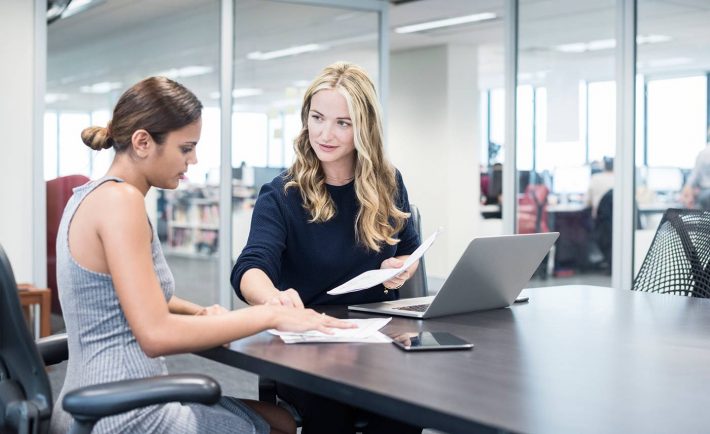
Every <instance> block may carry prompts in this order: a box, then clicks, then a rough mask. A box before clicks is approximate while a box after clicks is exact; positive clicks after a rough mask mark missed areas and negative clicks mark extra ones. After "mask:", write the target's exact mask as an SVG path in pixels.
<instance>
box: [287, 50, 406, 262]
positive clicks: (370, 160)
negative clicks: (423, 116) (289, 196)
mask: <svg viewBox="0 0 710 434" xmlns="http://www.w3.org/2000/svg"><path fill="white" fill-rule="evenodd" d="M324 89H334V90H336V91H337V92H339V93H340V94H341V95H343V96H344V97H345V100H346V101H347V105H348V112H349V114H350V119H351V121H352V125H353V132H354V134H353V136H354V142H355V143H354V144H355V155H356V158H355V194H356V195H357V199H358V202H359V203H360V210H359V211H358V214H357V217H356V219H355V234H356V239H357V240H358V242H359V243H360V244H362V245H363V246H365V247H368V248H369V249H371V250H374V251H376V252H379V251H380V248H381V246H382V244H383V243H387V244H389V245H395V244H397V243H398V242H399V239H397V238H395V235H396V234H397V233H399V231H401V230H402V228H403V227H404V224H405V223H406V220H407V218H409V215H410V214H409V213H406V212H403V211H401V210H400V209H398V208H397V206H396V200H397V194H398V190H397V180H396V177H395V168H394V167H393V166H392V165H391V164H390V163H389V161H387V159H386V158H385V155H384V145H383V143H382V137H383V134H382V116H381V115H380V111H381V110H380V105H379V102H378V99H377V94H376V93H375V86H374V85H373V83H372V80H370V77H368V75H367V73H366V72H365V71H364V70H363V69H362V68H360V67H359V66H357V65H353V64H350V63H345V62H336V63H334V64H332V65H330V66H327V67H326V68H325V69H323V71H321V73H320V75H318V77H316V79H315V80H313V83H311V85H310V87H309V88H308V90H306V94H305V95H304V97H303V106H302V107H301V122H302V123H303V127H302V128H301V132H300V133H299V135H298V137H297V138H296V140H295V141H294V150H295V154H296V158H295V161H294V163H293V164H292V165H291V167H290V168H289V169H288V172H287V177H288V179H289V180H288V182H287V183H286V185H285V190H288V189H289V188H291V187H297V188H298V190H299V192H300V193H301V198H302V199H303V207H304V208H305V209H306V210H307V211H308V212H309V213H310V215H311V220H309V222H315V223H321V222H327V221H328V220H330V219H332V218H333V217H334V216H335V212H336V209H335V204H334V203H333V200H332V199H331V197H330V194H328V190H327V189H326V186H325V173H324V172H323V168H322V167H321V163H320V160H318V157H317V156H316V153H315V152H314V151H313V148H311V143H310V141H309V139H308V115H309V112H310V109H311V99H312V98H313V95H315V94H316V93H317V92H319V91H321V90H324Z"/></svg>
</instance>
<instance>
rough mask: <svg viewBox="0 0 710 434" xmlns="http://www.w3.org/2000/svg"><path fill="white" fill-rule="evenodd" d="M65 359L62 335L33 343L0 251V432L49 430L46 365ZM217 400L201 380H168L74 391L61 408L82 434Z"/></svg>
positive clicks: (75, 433) (216, 392)
mask: <svg viewBox="0 0 710 434" xmlns="http://www.w3.org/2000/svg"><path fill="white" fill-rule="evenodd" d="M67 356H68V349H67V336H66V335H56V336H50V337H48V338H44V339H40V340H39V341H38V342H37V343H35V342H34V341H33V340H32V337H31V335H30V332H29V330H28V328H27V324H26V323H25V320H24V317H23V314H22V308H21V307H20V300H19V297H18V295H17V284H16V283H15V277H14V275H13V273H12V267H11V266H10V262H9V261H8V259H7V256H6V255H5V251H4V250H3V248H2V246H0V433H3V434H5V433H8V434H11V433H18V434H29V433H33V434H35V433H39V434H42V433H46V432H48V431H49V420H50V416H51V414H52V406H53V402H52V391H51V389H50V385H49V379H48V378H47V373H46V372H45V364H47V365H51V364H54V363H59V362H61V361H63V360H66V359H67ZM43 361H44V363H43ZM220 395H221V390H220V387H219V384H217V382H216V381H214V380H213V379H211V378H210V377H207V376H205V375H168V376H164V377H155V378H144V379H138V380H125V381H116V382H113V383H105V384H97V385H94V386H88V387H83V388H80V389H76V390H74V391H71V392H69V393H67V394H66V395H65V396H64V400H63V402H62V406H63V408H64V410H66V411H67V412H68V413H70V414H71V415H72V417H73V418H74V424H73V426H72V428H71V430H70V433H72V434H84V433H90V432H91V430H92V429H93V427H94V425H95V424H96V423H97V422H98V421H99V419H101V418H103V417H107V416H112V415H116V414H119V413H124V412H126V411H129V410H133V409H136V408H139V407H145V406H149V405H155V404H163V403H167V402H173V401H181V402H197V403H201V404H207V405H211V404H215V403H216V402H217V401H218V400H219V398H220Z"/></svg>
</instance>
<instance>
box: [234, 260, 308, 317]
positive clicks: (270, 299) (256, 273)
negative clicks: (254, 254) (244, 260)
mask: <svg viewBox="0 0 710 434" xmlns="http://www.w3.org/2000/svg"><path fill="white" fill-rule="evenodd" d="M240 289H241V291H242V295H243V296H244V299H245V300H246V301H247V303H249V304H251V305H257V304H272V305H281V306H287V307H299V308H302V307H303V301H301V297H300V296H299V295H298V292H296V290H294V289H287V290H286V291H279V290H278V289H277V288H276V287H275V286H274V284H273V282H271V279H269V276H267V275H266V273H264V272H263V271H262V270H260V269H258V268H251V269H249V270H247V272H246V273H244V274H243V275H242V281H241V284H240Z"/></svg>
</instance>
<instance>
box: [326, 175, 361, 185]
mask: <svg viewBox="0 0 710 434" xmlns="http://www.w3.org/2000/svg"><path fill="white" fill-rule="evenodd" d="M325 179H326V180H327V181H332V182H335V183H338V184H347V183H348V182H350V181H352V180H353V179H355V175H353V176H351V177H350V178H346V179H338V178H331V177H330V176H327V175H326V177H325Z"/></svg>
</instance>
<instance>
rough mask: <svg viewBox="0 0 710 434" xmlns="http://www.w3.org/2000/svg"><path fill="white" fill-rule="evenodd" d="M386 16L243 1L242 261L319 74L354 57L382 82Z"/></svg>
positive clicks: (235, 250)
mask: <svg viewBox="0 0 710 434" xmlns="http://www.w3.org/2000/svg"><path fill="white" fill-rule="evenodd" d="M379 15H380V14H379V13H378V12H377V11H363V10H351V9H346V8H342V7H328V6H323V5H308V4H289V3H285V2H282V1H262V0H241V1H238V2H236V3H235V9H234V86H233V89H232V98H233V106H232V109H233V111H232V127H233V129H232V141H231V154H232V158H231V160H232V161H231V165H232V180H231V182H232V190H233V194H232V228H233V229H232V258H233V260H234V261H236V259H237V258H238V256H239V254H240V253H241V250H242V249H243V248H244V246H245V245H246V242H247V237H248V235H249V230H250V223H251V214H252V209H253V207H254V203H255V201H256V198H257V196H258V194H259V190H260V189H261V187H262V186H263V185H264V184H267V183H269V182H271V181H272V180H273V178H274V177H276V176H278V175H279V174H280V173H281V172H283V171H284V170H285V169H286V168H288V167H289V166H290V165H291V163H292V161H293V158H294V150H293V142H294V139H295V138H296V136H297V135H298V134H299V132H300V131H301V103H302V99H303V94H304V92H305V90H306V88H307V87H308V86H309V85H310V83H311V81H312V80H313V79H314V78H315V77H316V75H317V74H318V73H319V72H320V71H321V70H322V69H323V68H324V67H325V66H327V65H330V64H331V63H334V62H336V61H348V62H352V63H356V64H358V65H360V66H362V67H363V68H365V70H367V72H368V73H369V75H370V77H371V78H372V79H373V81H374V82H375V83H376V85H377V84H379V36H378V31H379ZM306 29H307V31H305V30H306ZM235 302H236V300H235Z"/></svg>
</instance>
